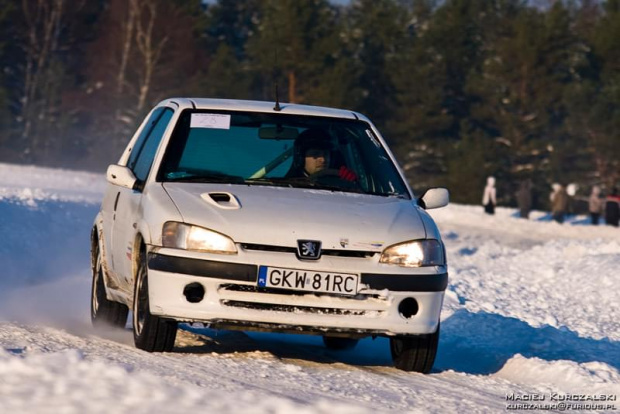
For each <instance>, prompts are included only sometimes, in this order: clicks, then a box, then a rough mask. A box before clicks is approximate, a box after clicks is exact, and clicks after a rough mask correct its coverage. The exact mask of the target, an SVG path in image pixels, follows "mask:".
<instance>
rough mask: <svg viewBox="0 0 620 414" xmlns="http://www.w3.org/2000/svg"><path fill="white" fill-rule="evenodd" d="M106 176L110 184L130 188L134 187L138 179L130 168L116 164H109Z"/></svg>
mask: <svg viewBox="0 0 620 414" xmlns="http://www.w3.org/2000/svg"><path fill="white" fill-rule="evenodd" d="M106 178H107V179H108V182H109V183H110V184H113V185H118V186H119V187H125V188H129V189H130V190H133V189H134V187H135V185H136V182H137V181H138V179H137V178H136V176H135V175H133V172H132V171H131V170H130V169H129V168H127V167H124V166H122V165H116V164H112V165H110V166H108V171H107V173H106Z"/></svg>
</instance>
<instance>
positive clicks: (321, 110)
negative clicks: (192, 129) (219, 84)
mask: <svg viewBox="0 0 620 414" xmlns="http://www.w3.org/2000/svg"><path fill="white" fill-rule="evenodd" d="M168 102H174V103H177V104H179V105H180V106H189V107H194V108H196V109H214V110H231V111H249V112H266V113H277V112H278V111H275V110H274V109H273V108H274V106H275V102H270V101H245V100H237V99H208V98H171V99H166V100H165V101H162V102H161V103H160V105H162V104H165V103H168ZM280 108H281V111H279V113H282V114H292V115H311V116H326V117H332V118H349V119H364V120H366V117H365V116H363V115H362V114H359V113H357V112H354V111H349V110H346V109H336V108H327V107H322V106H311V105H300V104H291V103H286V102H282V103H280Z"/></svg>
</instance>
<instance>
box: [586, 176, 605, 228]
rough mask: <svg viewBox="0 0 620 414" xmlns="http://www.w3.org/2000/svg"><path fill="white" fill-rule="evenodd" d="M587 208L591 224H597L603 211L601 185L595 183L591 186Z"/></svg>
mask: <svg viewBox="0 0 620 414" xmlns="http://www.w3.org/2000/svg"><path fill="white" fill-rule="evenodd" d="M588 210H589V211H590V217H591V218H592V224H594V225H598V219H599V217H600V216H601V211H603V199H602V198H601V187H599V186H598V185H595V186H594V187H592V192H591V193H590V198H588Z"/></svg>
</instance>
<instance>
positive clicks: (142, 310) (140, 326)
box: [132, 254, 177, 352]
mask: <svg viewBox="0 0 620 414" xmlns="http://www.w3.org/2000/svg"><path fill="white" fill-rule="evenodd" d="M148 283H149V282H148V271H147V268H146V263H145V257H144V254H142V255H141V257H140V263H139V266H138V274H137V275H136V281H135V285H134V295H133V309H132V310H133V339H134V343H135V344H136V347H137V348H139V349H142V350H144V351H148V352H170V351H172V348H173V347H174V340H175V338H176V335H177V323H176V322H174V321H167V320H164V319H162V318H160V317H159V316H156V315H152V314H151V311H150V305H149V284H148Z"/></svg>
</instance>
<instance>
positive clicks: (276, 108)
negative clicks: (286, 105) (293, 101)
mask: <svg viewBox="0 0 620 414" xmlns="http://www.w3.org/2000/svg"><path fill="white" fill-rule="evenodd" d="M273 110H274V111H278V112H279V111H281V110H282V107H281V106H280V96H279V95H278V81H277V80H276V106H274V107H273Z"/></svg>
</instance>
